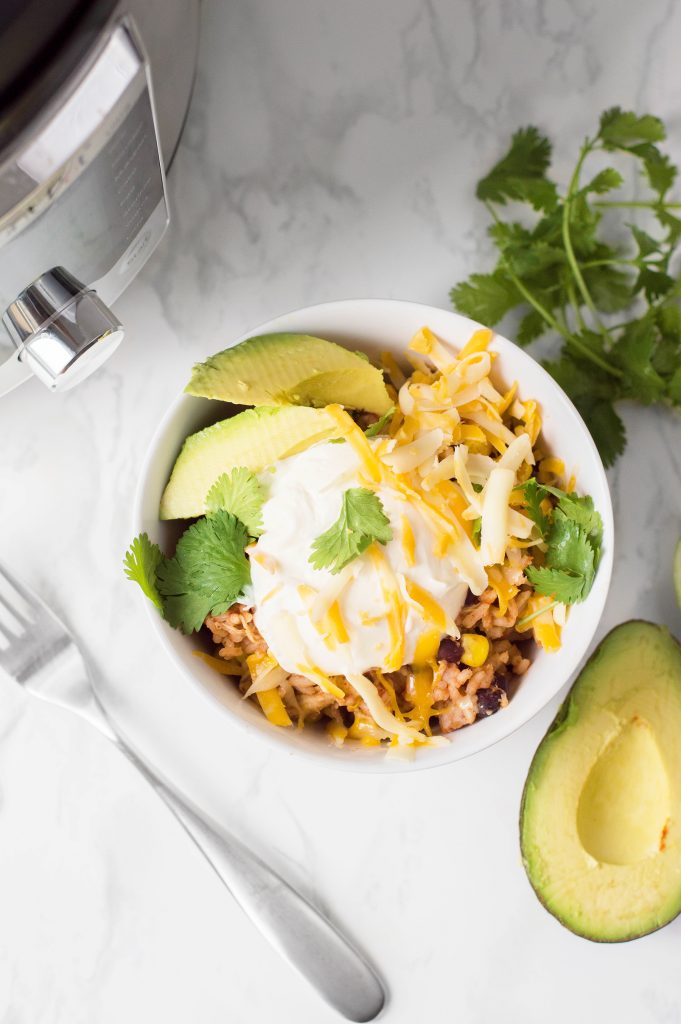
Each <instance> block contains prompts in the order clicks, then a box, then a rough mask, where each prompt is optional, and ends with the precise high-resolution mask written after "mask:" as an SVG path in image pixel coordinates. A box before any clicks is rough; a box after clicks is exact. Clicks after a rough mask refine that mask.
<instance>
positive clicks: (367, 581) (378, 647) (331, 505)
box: [251, 441, 468, 675]
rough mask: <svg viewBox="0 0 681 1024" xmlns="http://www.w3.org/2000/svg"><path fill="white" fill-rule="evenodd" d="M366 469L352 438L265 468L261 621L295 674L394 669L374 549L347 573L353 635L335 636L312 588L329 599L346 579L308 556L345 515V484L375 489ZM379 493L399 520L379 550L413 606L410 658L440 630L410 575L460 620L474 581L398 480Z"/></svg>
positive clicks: (345, 604)
mask: <svg viewBox="0 0 681 1024" xmlns="http://www.w3.org/2000/svg"><path fill="white" fill-rule="evenodd" d="M360 470H361V466H360V460H359V458H358V456H357V454H356V453H355V451H354V449H353V447H352V446H351V445H350V444H348V443H345V444H333V443H331V442H328V441H324V442H321V443H319V444H316V445H313V446H312V447H310V448H308V449H306V450H305V451H303V452H300V453H298V454H296V455H291V456H289V457H288V458H287V459H282V460H281V461H279V462H277V463H276V465H275V466H274V468H273V470H272V471H270V472H267V473H264V474H262V480H263V483H264V485H265V487H266V491H267V495H268V497H267V500H266V501H265V504H264V506H263V510H262V512H263V525H264V531H263V533H262V536H261V537H260V538H259V539H258V541H257V544H256V545H254V548H253V551H252V557H251V576H252V594H253V601H254V607H255V623H256V625H257V627H258V629H259V630H260V632H261V634H262V636H263V637H264V639H265V641H266V642H267V645H268V647H269V649H270V651H271V653H272V654H273V655H274V657H275V658H276V659H277V661H278V662H279V664H280V665H281V666H282V668H284V669H285V670H286V671H287V672H301V666H305V665H310V666H313V667H315V668H317V669H319V670H321V671H322V672H323V673H325V674H326V675H347V674H348V673H362V672H366V671H367V670H369V669H372V668H380V669H387V668H389V667H390V655H391V651H392V650H393V642H394V641H393V637H392V636H391V629H390V625H389V621H388V616H389V602H388V601H387V600H386V591H385V582H384V581H382V580H381V577H380V573H379V572H377V569H376V562H375V560H374V559H372V558H371V556H370V555H369V553H368V552H365V553H364V554H363V555H361V556H360V557H359V558H357V559H355V561H354V562H352V563H351V565H350V566H349V567H348V569H347V570H346V578H347V576H349V577H350V579H349V580H347V582H345V585H344V586H343V588H342V590H341V592H340V594H339V595H338V597H337V600H338V607H339V609H340V612H341V615H342V620H343V623H344V625H345V629H346V632H347V636H348V640H347V642H344V643H335V644H334V643H329V642H328V639H325V637H324V636H323V635H322V634H321V633H320V631H319V628H318V627H317V626H315V622H314V621H313V617H312V615H311V611H310V606H311V600H312V597H311V593H312V592H314V593H315V594H317V595H319V600H321V601H323V600H324V596H325V595H329V594H333V593H334V592H335V591H337V590H338V586H339V582H343V581H339V577H338V575H333V574H332V573H331V572H330V571H329V570H327V569H315V568H313V566H312V565H311V564H310V562H309V557H310V553H311V550H312V544H313V541H314V540H315V539H316V538H317V537H318V536H319V534H320V533H323V532H324V531H325V530H328V528H329V527H330V526H331V525H332V524H333V523H334V522H335V521H336V519H337V518H338V515H339V513H340V510H341V502H342V497H343V493H344V491H346V490H347V489H348V488H349V487H362V486H366V482H365V481H363V480H362V478H361V475H360ZM375 490H376V493H377V495H378V497H379V498H380V499H381V502H382V503H383V508H384V511H385V514H386V515H387V516H388V518H389V519H390V525H391V527H392V533H393V537H392V540H390V541H389V542H388V544H386V545H381V546H380V548H381V552H382V556H383V557H384V558H385V559H386V561H387V563H388V565H389V567H390V569H391V570H392V574H393V575H394V580H395V582H394V585H395V586H398V587H399V588H400V598H401V600H403V601H404V606H405V607H406V609H407V614H406V618H405V627H404V642H405V648H404V663H405V664H409V663H410V662H411V661H412V659H413V657H414V652H415V648H416V644H417V642H418V640H419V638H420V637H421V636H422V635H423V634H424V632H425V631H426V630H428V629H430V630H432V628H433V623H432V621H431V620H429V619H428V618H427V617H426V615H425V614H424V613H423V609H422V608H420V607H419V606H418V605H415V604H414V602H413V601H412V602H410V601H409V600H408V598H407V591H406V583H407V581H411V582H412V583H415V584H417V585H418V586H419V587H421V588H422V589H423V590H425V591H426V592H427V593H428V594H429V595H430V596H431V597H432V598H434V599H435V601H436V602H437V603H438V604H439V605H440V607H441V608H442V609H443V611H444V612H445V613H446V615H448V616H449V617H450V618H451V619H452V620H453V619H455V618H456V616H457V615H458V613H459V611H460V609H461V607H462V605H463V603H464V600H465V597H466V592H467V589H468V588H467V586H466V584H465V583H464V582H462V580H461V577H460V576H459V575H458V573H457V571H456V569H455V567H454V565H453V564H452V561H451V559H448V558H447V557H446V556H444V557H439V556H438V555H436V554H435V553H434V544H433V536H432V534H431V532H430V531H429V529H428V527H427V525H426V523H425V522H424V521H423V519H422V517H421V514H420V513H419V512H418V511H417V510H416V509H415V508H414V507H412V506H411V505H410V503H409V502H408V501H407V500H405V498H404V497H403V496H402V495H401V494H399V493H398V492H397V491H395V490H394V489H392V488H391V487H389V486H387V485H385V484H380V485H378V486H377V487H376V489H375ZM405 520H406V523H407V524H408V525H407V526H406V527H405ZM409 531H410V532H411V534H412V535H413V555H412V554H410V552H411V550H412V545H411V544H410V539H409V538H408V537H405V533H408V532H409ZM412 559H413V564H410V563H411V561H412ZM303 674H304V673H303Z"/></svg>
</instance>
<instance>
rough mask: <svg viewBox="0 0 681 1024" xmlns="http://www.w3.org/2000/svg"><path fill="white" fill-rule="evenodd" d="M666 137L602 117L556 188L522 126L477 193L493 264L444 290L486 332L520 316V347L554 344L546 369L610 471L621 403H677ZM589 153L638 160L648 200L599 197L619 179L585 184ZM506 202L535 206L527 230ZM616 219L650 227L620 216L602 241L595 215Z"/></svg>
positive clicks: (676, 310) (641, 122)
mask: <svg viewBox="0 0 681 1024" xmlns="http://www.w3.org/2000/svg"><path fill="white" fill-rule="evenodd" d="M664 139H665V128H664V125H663V124H662V122H661V121H660V120H659V119H658V118H656V117H653V116H651V115H649V114H646V115H643V116H637V115H636V114H634V113H632V112H630V111H623V110H621V109H620V108H619V107H613V108H611V109H610V110H606V111H605V112H604V113H603V114H602V115H601V119H600V123H599V125H598V129H597V131H596V132H595V133H594V134H593V135H591V136H589V137H588V138H586V139H585V140H584V142H583V143H582V146H581V148H580V150H579V154H578V158H577V162H576V165H575V168H574V171H573V173H572V175H571V177H570V179H569V182H568V184H567V186H566V187H565V188H564V189H562V190H561V189H560V188H559V187H558V185H557V184H556V182H554V181H553V180H552V179H551V178H550V177H549V174H548V171H549V165H550V162H551V143H550V142H549V140H548V139H547V138H546V137H545V136H543V135H542V134H541V133H540V132H539V131H538V129H536V128H533V127H530V128H521V129H519V130H518V131H517V132H516V133H515V134H514V135H513V137H512V140H511V145H510V148H509V150H508V152H507V153H506V155H505V156H504V157H503V158H502V159H501V160H500V161H499V162H498V163H497V164H496V165H495V166H494V167H493V168H492V170H491V171H490V172H489V174H487V175H486V176H485V177H484V178H482V179H481V180H480V181H479V182H478V186H477V192H476V194H477V196H478V198H479V199H480V200H482V201H483V202H484V203H485V204H486V206H487V208H488V210H489V212H490V214H491V216H492V220H493V223H492V225H491V227H490V229H489V231H490V236H491V238H492V240H493V242H494V244H495V246H496V248H497V249H498V252H499V257H498V260H497V264H496V267H495V268H494V270H493V271H492V272H491V273H487V274H472V275H471V276H470V277H469V278H468V280H467V281H463V282H461V283H460V284H458V285H456V286H455V287H454V288H453V289H452V292H451V297H452V301H453V303H454V305H455V307H456V308H457V309H458V310H459V311H460V312H462V313H465V314H466V315H468V316H471V317H473V318H474V319H476V320H480V321H482V322H484V323H486V324H489V325H490V326H492V325H494V324H496V323H497V322H498V321H499V320H501V319H502V318H503V317H504V316H505V315H506V314H507V313H509V312H510V311H511V310H515V309H519V310H521V311H522V314H523V315H522V319H521V320H520V324H519V328H518V331H517V333H516V339H517V341H518V342H519V344H521V345H527V344H529V343H531V342H533V341H534V340H536V339H537V338H539V337H540V336H541V335H543V334H544V333H545V332H546V331H547V330H550V331H552V332H553V333H554V334H556V335H558V336H559V337H560V339H561V351H560V354H559V356H558V358H557V359H555V360H554V361H552V362H549V363H546V364H545V365H546V367H547V369H548V370H549V371H550V373H551V374H552V375H553V376H554V378H555V379H556V380H557V381H558V383H559V384H560V385H561V387H562V388H563V390H564V391H566V392H567V394H568V395H569V396H570V397H571V398H572V400H573V402H574V403H575V405H576V406H577V408H578V409H579V411H580V412H581V414H582V416H583V417H584V419H585V421H586V423H587V425H588V427H589V429H590V431H591V433H592V435H593V437H594V440H595V441H596V444H597V445H598V448H599V451H600V453H601V456H602V458H603V461H604V463H605V464H606V465H610V464H611V463H613V462H614V461H615V459H616V458H617V456H618V455H619V454H620V453H621V452H622V451H623V449H624V446H625V431H624V425H623V423H622V420H621V419H620V417H619V415H618V413H617V411H616V408H615V405H616V403H617V402H618V401H620V400H621V399H633V400H635V401H638V402H642V403H644V404H651V403H663V404H668V405H676V406H679V405H681V307H680V306H679V303H678V300H679V298H681V280H680V279H679V278H678V277H675V276H674V275H673V274H672V273H671V269H670V264H671V260H672V257H673V255H674V253H675V252H676V251H677V248H678V245H679V242H680V241H681V215H680V214H679V211H680V210H681V203H678V202H670V201H669V199H668V194H669V191H670V189H671V187H672V185H673V184H674V181H675V178H676V175H677V169H676V167H674V166H673V165H672V163H671V162H670V160H669V157H668V156H667V155H666V154H665V153H663V152H662V150H661V149H660V148H659V143H661V142H663V141H664ZM594 155H597V156H598V155H600V158H601V160H603V157H604V156H606V157H607V158H608V159H611V158H613V159H615V160H616V161H617V160H619V157H620V156H625V157H628V158H633V160H634V161H635V162H636V164H637V165H638V167H639V168H640V170H641V171H642V173H643V176H644V178H645V180H646V184H647V186H648V188H649V194H648V195H647V196H646V197H645V198H643V199H636V200H632V199H628V198H626V197H624V198H621V197H620V195H619V194H618V195H616V196H615V197H614V198H612V197H610V198H603V197H605V196H611V194H612V193H614V192H617V191H618V190H619V189H620V188H621V186H622V185H623V184H624V179H623V177H622V174H621V173H620V171H619V170H618V169H617V168H615V167H611V166H605V167H601V168H600V169H598V170H596V172H595V173H594V174H593V175H592V176H591V177H590V178H587V177H586V176H585V174H584V172H585V165H586V163H587V160H588V159H589V158H591V157H592V156H594ZM508 202H516V203H522V204H525V205H526V206H528V207H530V208H531V210H532V211H533V213H532V218H531V220H532V222H531V223H530V224H529V225H528V224H527V223H526V222H524V223H520V222H519V221H515V220H507V219H504V217H503V216H502V213H503V208H505V207H506V204H507V203H508ZM615 210H621V211H623V216H624V217H633V216H634V215H639V216H641V215H643V216H646V217H647V218H648V221H649V222H650V223H649V224H648V223H646V225H645V227H646V230H644V229H643V227H641V226H639V225H637V224H629V223H627V222H626V221H625V220H624V219H622V220H621V221H620V222H619V224H617V225H616V231H615V233H616V235H617V237H618V238H620V237H622V235H624V234H626V235H627V237H626V241H624V242H616V243H615V242H612V241H609V240H607V239H606V238H605V237H604V235H603V232H602V230H601V229H602V218H603V214H604V213H605V212H606V211H615ZM655 225H656V226H655Z"/></svg>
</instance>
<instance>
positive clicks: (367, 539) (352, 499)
mask: <svg viewBox="0 0 681 1024" xmlns="http://www.w3.org/2000/svg"><path fill="white" fill-rule="evenodd" d="M392 535H393V532H392V528H391V526H390V520H389V519H388V517H387V515H386V514H385V512H384V510H383V503H382V502H381V499H380V498H379V497H378V496H377V495H376V494H374V492H373V491H370V490H368V489H367V488H365V487H350V488H348V490H346V491H344V493H343V499H342V502H341V510H340V515H339V516H338V519H337V520H336V521H335V523H333V525H332V526H330V527H329V529H328V530H325V531H324V533H320V535H319V536H318V537H317V539H316V540H315V541H314V542H313V544H312V553H311V554H310V557H309V559H308V561H309V562H310V564H311V565H312V566H313V567H314V568H315V569H329V570H330V571H331V572H332V573H333V574H335V573H339V572H340V571H341V569H344V568H345V566H346V565H348V564H349V563H350V562H352V561H353V560H354V559H355V558H358V557H359V555H361V554H362V553H363V552H364V551H366V549H367V548H368V547H369V545H370V544H373V543H374V541H378V543H379V544H387V543H388V541H389V540H391V539H392Z"/></svg>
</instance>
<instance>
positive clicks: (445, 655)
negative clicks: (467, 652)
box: [437, 636, 463, 662]
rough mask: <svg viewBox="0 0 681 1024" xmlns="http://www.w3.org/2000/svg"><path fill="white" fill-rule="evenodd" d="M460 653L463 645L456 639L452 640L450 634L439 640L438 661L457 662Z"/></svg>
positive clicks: (461, 653)
mask: <svg viewBox="0 0 681 1024" xmlns="http://www.w3.org/2000/svg"><path fill="white" fill-rule="evenodd" d="M462 655H463V647H462V646H461V644H460V643H459V641H458V640H454V639H453V638H452V637H451V636H445V637H443V638H442V640H440V646H439V647H438V649H437V660H438V661H449V662H458V661H460V660H461V656H462Z"/></svg>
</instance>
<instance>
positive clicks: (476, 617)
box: [205, 558, 532, 733]
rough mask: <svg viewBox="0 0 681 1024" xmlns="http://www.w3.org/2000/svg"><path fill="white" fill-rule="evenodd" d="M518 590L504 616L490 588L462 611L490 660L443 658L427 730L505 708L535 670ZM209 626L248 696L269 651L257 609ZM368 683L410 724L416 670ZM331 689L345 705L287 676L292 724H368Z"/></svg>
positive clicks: (346, 687) (365, 714)
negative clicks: (254, 667) (253, 670)
mask: <svg viewBox="0 0 681 1024" xmlns="http://www.w3.org/2000/svg"><path fill="white" fill-rule="evenodd" d="M527 561H529V558H528V559H527ZM520 573H521V574H522V570H520ZM517 582H518V583H519V584H520V589H519V591H518V593H517V594H516V595H515V596H514V597H512V598H511V599H510V601H509V602H508V607H507V608H506V610H505V612H504V614H503V615H502V614H501V611H500V608H499V605H498V603H497V595H496V592H495V591H494V589H493V588H492V587H488V588H487V590H485V591H484V593H483V594H481V596H480V597H479V598H477V599H475V600H474V601H473V603H466V604H465V605H464V607H463V608H462V610H461V613H460V615H459V617H458V619H457V626H458V627H459V629H460V630H461V632H475V633H478V634H481V635H483V636H486V637H487V639H488V640H489V653H488V655H487V658H486V660H485V662H484V663H483V664H482V665H481V666H479V667H478V668H470V667H468V666H466V665H464V664H463V663H461V662H460V660H459V661H447V660H445V659H444V658H442V659H439V660H438V661H437V668H436V670H435V672H434V673H433V678H432V683H431V684H430V687H429V691H430V692H429V693H428V695H427V696H428V698H429V712H430V714H429V721H428V722H423V726H424V727H425V728H428V729H431V730H432V731H434V732H440V733H449V732H453V731H454V730H456V729H461V728H463V727H464V726H466V725H472V723H473V722H475V721H477V720H478V719H480V718H486V717H488V716H489V715H491V714H494V713H496V711H499V710H501V709H502V708H504V707H506V706H507V704H508V701H509V691H511V690H512V684H513V680H514V678H517V677H519V676H522V675H523V674H524V673H525V672H526V671H527V669H528V668H529V666H530V659H529V657H528V656H527V647H528V645H529V644H531V643H532V641H528V640H526V639H525V638H523V637H522V636H521V635H519V634H517V633H516V631H515V624H516V622H517V621H518V619H519V618H520V617H521V615H522V613H523V610H524V608H525V606H526V604H527V602H528V600H529V598H530V596H531V594H532V590H531V589H530V587H529V586H528V585H527V583H526V581H525V578H524V576H523V577H522V579H521V578H520V577H519V578H518V580H517ZM470 597H471V595H470V593H469V598H470ZM205 624H206V626H207V628H208V629H209V630H210V633H211V635H212V639H213V643H214V644H215V645H216V647H217V654H218V656H219V657H221V658H224V659H226V660H233V659H235V658H237V659H241V660H242V664H243V666H244V670H243V672H242V675H241V678H240V680H239V688H240V690H241V692H242V693H245V691H246V690H247V689H248V687H249V685H250V682H251V678H250V674H249V671H248V669H247V667H246V665H245V659H246V657H247V656H248V655H251V654H255V653H262V654H264V653H265V652H266V651H267V644H266V643H265V640H264V639H263V637H262V636H261V634H260V633H259V631H258V628H257V626H256V625H255V622H254V619H253V609H252V608H248V607H246V606H245V605H242V604H235V605H232V607H231V608H230V609H229V610H228V611H226V612H224V613H223V614H222V615H211V616H209V617H208V618H207V619H206V623H205ZM442 646H443V645H442V644H441V649H442ZM457 646H459V645H457ZM367 675H368V677H369V678H370V679H371V680H372V681H373V682H374V683H375V685H376V687H377V689H378V692H379V695H380V697H381V699H382V700H383V702H384V703H385V704H386V706H387V707H388V708H390V710H391V711H393V712H394V713H397V714H399V715H402V716H405V717H409V716H410V714H411V715H412V716H413V712H414V711H415V709H416V706H417V703H418V698H417V694H416V689H415V675H414V671H413V668H412V666H411V665H404V666H403V667H402V668H401V669H400V670H399V671H397V672H391V673H386V674H384V673H382V672H381V671H379V670H374V671H371V672H368V673H367ZM334 682H336V683H337V684H338V685H339V686H340V688H341V689H342V690H343V691H344V697H343V698H342V699H341V698H336V697H334V696H332V695H331V694H329V693H326V692H325V691H324V690H322V689H321V687H320V686H318V685H317V683H315V682H313V681H312V680H311V679H308V678H307V677H306V676H302V675H298V674H295V673H291V674H289V675H288V676H286V678H285V679H284V680H283V681H282V682H281V683H280V684H279V686H278V687H277V689H278V691H279V694H280V696H281V698H282V700H283V702H284V706H285V708H286V710H287V712H288V714H289V716H290V718H291V720H292V721H293V722H294V723H296V724H297V725H299V726H302V725H303V724H307V723H310V722H322V723H324V722H327V723H330V722H336V723H338V724H339V725H342V726H344V727H345V728H349V727H351V726H352V725H353V724H354V723H355V722H357V721H359V722H364V721H369V720H370V717H371V716H370V715H369V710H368V708H367V707H366V705H365V704H364V702H363V701H362V700H361V699H360V698H359V696H358V695H357V694H356V693H355V691H354V690H353V688H352V686H351V685H350V684H349V683H348V682H347V680H346V679H345V678H344V677H342V676H340V677H338V676H337V677H334ZM250 699H255V698H250Z"/></svg>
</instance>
